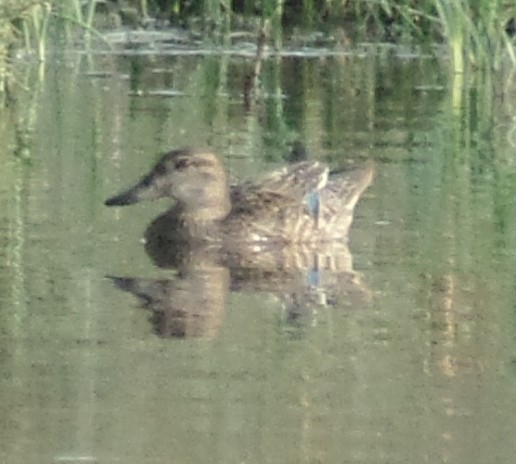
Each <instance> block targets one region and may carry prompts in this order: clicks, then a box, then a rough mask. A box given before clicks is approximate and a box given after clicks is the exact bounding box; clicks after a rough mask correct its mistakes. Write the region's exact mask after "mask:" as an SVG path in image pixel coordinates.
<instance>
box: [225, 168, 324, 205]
mask: <svg viewBox="0 0 516 464" xmlns="http://www.w3.org/2000/svg"><path fill="white" fill-rule="evenodd" d="M328 174H329V169H328V166H327V165H325V164H323V163H319V162H318V161H302V162H299V163H295V164H292V165H288V166H285V167H283V168H281V169H277V170H275V171H273V172H271V173H270V174H268V175H266V176H265V177H263V178H261V179H259V180H258V181H248V182H245V183H243V184H240V185H235V186H232V187H231V202H232V204H233V207H234V209H236V210H238V211H239V212H240V213H245V212H246V211H248V212H249V213H253V212H254V213H256V212H257V211H259V210H262V209H266V210H268V211H269V212H272V210H276V209H282V208H285V207H289V206H292V205H301V204H302V203H303V202H305V201H306V198H307V195H311V194H312V193H313V192H317V191H319V190H321V189H323V188H324V187H325V186H326V184H327V183H328Z"/></svg>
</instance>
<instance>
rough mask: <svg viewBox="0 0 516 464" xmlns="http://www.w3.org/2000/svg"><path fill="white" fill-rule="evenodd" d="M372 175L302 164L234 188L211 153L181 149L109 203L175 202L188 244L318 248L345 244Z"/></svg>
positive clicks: (175, 219) (176, 222)
mask: <svg viewBox="0 0 516 464" xmlns="http://www.w3.org/2000/svg"><path fill="white" fill-rule="evenodd" d="M372 176H373V167H372V165H371V164H367V165H366V166H364V167H361V168H357V169H354V170H351V171H348V172H345V173H335V174H331V173H330V172H329V168H328V166H327V165H326V164H324V163H321V162H319V161H299V162H296V163H293V164H289V165H287V166H285V167H283V168H280V169H277V170H275V171H273V172H271V173H270V174H268V175H266V176H265V177H263V178H261V179H260V180H258V181H248V182H245V183H242V184H238V185H231V186H230V185H229V183H228V178H227V175H226V171H225V169H224V167H223V165H222V163H221V161H220V159H219V158H218V157H217V155H215V154H214V153H213V152H212V151H211V150H208V149H196V148H181V149H178V150H173V151H170V152H169V153H167V154H165V155H164V156H163V157H162V158H161V159H160V160H159V162H158V163H157V164H156V165H155V166H154V168H152V169H151V171H150V172H149V173H148V174H146V175H145V176H144V177H143V178H142V179H141V180H140V181H139V182H138V183H137V184H136V185H134V186H133V187H131V188H129V189H128V190H126V191H124V192H122V193H120V194H119V195H116V196H114V197H112V198H109V199H108V200H106V202H105V204H106V205H107V206H125V205H129V204H133V203H137V202H140V201H143V200H151V199H157V198H162V197H171V198H173V199H175V205H174V206H173V208H172V209H171V210H170V211H169V212H168V213H167V216H168V220H169V221H170V219H171V218H172V221H171V222H170V224H171V227H173V228H174V230H175V231H177V234H179V235H181V237H182V238H183V239H185V240H189V241H190V240H200V241H203V242H205V241H206V242H211V243H224V244H226V245H228V246H233V245H235V246H236V245H238V244H247V245H249V244H254V245H255V246H256V245H283V246H284V245H288V244H295V243H297V244H299V243H303V244H307V243H310V244H314V245H316V244H317V243H321V242H325V241H332V240H346V239H347V234H348V230H349V227H350V225H351V222H352V220H353V210H354V208H355V205H356V203H357V201H358V199H359V198H360V195H361V194H362V192H363V191H364V190H365V189H366V188H367V187H368V185H369V184H370V183H371V180H372Z"/></svg>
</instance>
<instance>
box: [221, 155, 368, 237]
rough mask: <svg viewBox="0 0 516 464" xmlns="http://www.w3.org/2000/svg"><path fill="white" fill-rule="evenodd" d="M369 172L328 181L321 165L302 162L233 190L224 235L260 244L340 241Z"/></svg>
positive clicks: (355, 172)
mask: <svg viewBox="0 0 516 464" xmlns="http://www.w3.org/2000/svg"><path fill="white" fill-rule="evenodd" d="M372 174H373V168H372V165H368V166H365V167H364V168H360V169H355V170H353V171H350V172H347V173H343V174H338V175H331V176H330V177H328V167H327V166H326V165H324V164H321V163H319V162H317V161H312V162H310V161H305V162H301V163H296V164H294V165H290V166H288V167H286V168H282V169H280V170H277V171H274V172H273V173H271V174H269V175H268V176H267V177H265V178H264V179H262V180H261V181H260V182H257V183H246V184H242V185H239V186H234V187H232V189H231V202H232V205H233V207H232V210H231V212H230V214H229V216H228V217H227V218H226V219H225V221H224V222H223V228H224V232H225V235H226V236H227V237H230V240H231V241H233V242H234V243H239V242H245V243H255V244H257V243H260V245H264V244H285V243H317V242H322V241H329V240H345V239H346V238H347V233H348V230H349V226H350V225H351V222H352V220H353V210H354V207H355V205H356V203H357V201H358V199H359V197H360V195H361V194H362V192H363V191H364V190H365V189H366V188H367V186H368V185H369V184H370V182H371V180H372Z"/></svg>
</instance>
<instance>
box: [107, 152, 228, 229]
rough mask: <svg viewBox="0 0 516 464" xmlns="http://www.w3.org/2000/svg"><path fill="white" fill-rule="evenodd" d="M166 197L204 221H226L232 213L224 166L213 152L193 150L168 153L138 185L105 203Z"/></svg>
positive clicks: (109, 204)
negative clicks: (230, 211) (226, 217)
mask: <svg viewBox="0 0 516 464" xmlns="http://www.w3.org/2000/svg"><path fill="white" fill-rule="evenodd" d="M162 197H171V198H174V199H175V200H176V201H177V202H178V204H179V205H180V207H181V208H182V209H183V211H184V213H185V214H186V215H190V216H192V217H193V218H194V219H199V220H204V221H206V220H216V219H222V218H224V217H225V216H226V215H227V214H228V213H229V210H230V202H229V191H228V185H227V177H226V172H225V170H224V167H223V166H222V163H221V162H220V160H219V159H218V157H217V156H216V155H215V154H214V153H213V152H212V151H210V150H203V149H193V148H182V149H179V150H173V151H171V152H169V153H167V154H166V155H164V156H163V157H162V158H161V159H160V160H159V162H158V163H157V164H156V165H155V166H154V168H152V170H151V171H150V172H149V173H148V174H146V175H145V176H144V177H143V178H142V179H141V180H140V181H139V182H138V183H137V184H136V185H135V186H133V187H131V188H130V189H128V190H126V191H125V192H122V193H120V194H119V195H116V196H114V197H112V198H109V199H108V200H106V202H105V204H106V205H107V206H125V205H130V204H133V203H138V202H140V201H144V200H154V199H157V198H162Z"/></svg>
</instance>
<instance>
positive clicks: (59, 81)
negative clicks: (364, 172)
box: [0, 47, 516, 464]
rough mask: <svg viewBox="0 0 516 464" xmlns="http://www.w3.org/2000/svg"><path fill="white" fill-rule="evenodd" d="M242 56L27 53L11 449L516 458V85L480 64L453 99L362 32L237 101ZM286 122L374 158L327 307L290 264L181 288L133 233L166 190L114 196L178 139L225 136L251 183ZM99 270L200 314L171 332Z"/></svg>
mask: <svg viewBox="0 0 516 464" xmlns="http://www.w3.org/2000/svg"><path fill="white" fill-rule="evenodd" d="M250 69H251V63H250V61H249V59H248V58H245V57H242V56H234V55H230V54H226V55H225V54H222V55H216V54H215V55H210V56H201V55H194V56H166V57H160V56H133V55H131V54H127V55H117V54H107V55H93V56H87V55H84V54H81V53H70V54H66V55H64V56H58V57H55V58H54V59H51V60H50V61H49V63H48V65H47V67H46V70H45V74H44V76H43V75H42V74H38V70H37V69H36V66H34V65H32V64H30V63H27V64H25V65H24V66H20V67H19V69H18V72H19V73H20V74H19V78H20V80H21V81H22V82H26V83H27V85H28V87H29V88H30V89H31V91H30V92H27V93H26V94H24V93H20V95H21V96H20V97H19V99H18V100H16V101H15V102H13V103H12V104H11V105H10V107H9V108H8V109H7V110H6V111H5V112H4V113H3V114H2V119H1V124H0V131H1V138H2V140H3V141H4V143H2V146H1V148H0V157H1V159H2V166H3V168H2V173H1V174H0V175H1V176H2V182H1V183H0V204H1V205H2V208H1V210H0V211H1V212H0V224H1V226H0V240H1V243H2V245H3V246H2V247H1V250H2V251H1V254H2V260H1V261H0V285H1V287H0V288H1V290H2V291H1V297H0V308H1V311H0V318H1V324H0V353H1V356H0V363H1V371H0V372H1V376H0V392H1V395H2V401H1V404H2V409H1V412H2V414H1V415H0V437H1V440H0V443H1V445H0V456H1V460H2V462H9V463H11V464H17V463H24V464H26V463H40V462H95V463H96V462H98V463H101V462H128V463H132V462H134V463H154V462H185V463H190V462H191V463H195V462H203V463H208V462H217V463H218V462H228V463H244V462H245V463H255V462H256V463H264V462H271V463H275V462H277V463H289V462H292V463H298V462H324V463H333V462H335V463H337V462H338V463H341V462H349V463H361V462H363V463H388V462H448V463H451V462H452V463H485V462H500V463H501V462H510V461H511V458H512V457H513V456H514V455H515V452H516V445H515V444H514V439H513V435H514V429H515V426H516V419H515V417H516V414H515V411H514V409H515V407H514V404H516V401H515V400H516V389H515V387H514V385H515V382H514V380H515V374H516V369H515V359H516V357H515V351H516V342H515V338H514V327H515V305H514V301H516V299H515V293H516V292H515V287H514V277H515V269H516V259H515V257H516V232H515V231H516V227H515V226H516V219H515V218H516V211H515V210H516V206H515V205H516V204H515V202H514V198H515V193H516V192H515V185H516V182H515V179H516V163H515V158H514V145H513V142H514V140H513V139H512V138H511V134H512V120H511V115H512V114H513V106H514V105H513V103H512V101H511V92H510V89H507V90H506V92H507V93H506V96H505V98H504V99H503V100H502V99H498V98H492V99H490V98H488V97H486V95H487V93H488V92H487V90H486V89H485V88H483V87H482V86H481V85H479V83H478V82H477V81H475V80H474V79H473V80H472V82H468V83H467V91H465V93H464V94H462V96H461V97H457V94H456V93H455V91H454V87H453V85H452V83H451V81H450V79H449V77H448V76H447V74H446V72H445V71H443V69H445V68H444V66H443V64H442V63H440V62H439V61H438V60H434V59H430V58H428V57H421V56H419V57H418V56H416V57H415V58H414V57H406V56H402V55H397V54H395V53H394V54H393V53H392V52H391V51H389V50H388V49H382V48H381V47H380V48H378V49H377V48H375V47H372V48H371V49H366V50H365V52H364V51H361V52H360V53H357V54H356V56H355V55H353V54H351V55H350V56H345V57H344V56H327V55H322V56H321V57H319V58H314V57H310V58H306V57H303V56H301V57H293V56H290V57H284V58H281V59H280V58H270V59H267V60H266V61H265V62H264V70H263V75H262V77H261V87H260V90H259V92H258V94H257V97H256V101H255V102H254V103H253V105H252V107H251V109H250V110H246V109H245V108H244V104H243V100H244V99H243V95H242V92H243V85H242V83H243V80H244V77H245V74H246V73H247V72H249V71H250ZM486 102H487V103H486ZM17 128H18V132H17V131H16V129H17ZM296 139H301V140H303V141H304V142H305V144H306V145H307V147H308V148H309V150H310V152H311V153H312V155H311V156H313V157H314V158H320V159H325V160H327V161H329V162H330V163H331V164H332V166H334V167H339V166H342V165H348V164H353V165H358V164H361V163H363V162H365V161H366V160H373V161H374V162H375V165H376V175H375V179H374V181H373V183H372V185H371V186H370V187H369V189H368V190H367V191H366V192H365V194H364V195H363V197H362V199H361V200H360V202H359V204H358V207H357V210H356V215H355V222H354V224H353V226H352V230H351V234H350V243H349V251H350V253H351V255H352V264H351V262H350V259H351V255H347V254H346V253H344V255H343V256H344V258H345V262H346V263H347V264H346V265H347V266H348V267H347V268H346V272H345V273H342V274H337V277H336V285H337V286H338V287H340V290H342V292H343V293H344V296H343V294H342V293H341V294H340V296H339V298H337V300H336V301H329V302H328V301H326V303H327V304H326V305H323V304H315V303H314V301H313V300H300V295H301V293H299V294H297V293H296V294H294V296H295V297H296V302H295V303H296V304H294V303H293V300H292V298H290V299H289V298H288V295H285V292H284V291H283V290H284V289H285V287H284V284H282V283H281V282H280V281H278V277H277V276H275V277H274V279H272V282H271V280H267V279H264V280H259V281H256V280H252V279H251V280H250V281H249V280H247V281H245V280H244V281H243V284H242V285H241V286H240V287H239V288H238V289H236V288H234V286H233V290H234V291H229V289H230V276H229V273H228V269H226V268H224V267H221V266H207V267H204V268H202V269H200V270H197V272H196V273H194V275H193V276H188V277H186V278H185V277H184V276H183V279H181V277H180V276H179V277H178V275H177V272H176V271H175V270H174V269H171V268H170V267H166V266H165V267H157V266H155V264H154V262H153V259H152V257H151V256H149V255H148V254H147V253H146V252H145V246H144V244H143V243H142V241H141V238H142V236H143V234H144V231H145V228H146V226H147V225H148V224H149V223H150V222H151V221H152V220H153V218H155V217H156V216H157V215H159V214H160V213H161V212H163V211H164V210H165V209H166V208H167V205H168V203H169V202H168V201H167V200H160V201H157V202H155V203H150V204H145V205H143V204H141V205H133V206H131V207H126V208H121V209H110V208H106V207H104V206H103V201H104V200H105V199H106V198H107V197H109V196H111V195H113V194H114V193H116V192H118V191H120V190H122V189H123V188H125V187H127V186H128V185H130V184H131V183H132V182H134V181H135V180H136V179H137V178H138V177H139V176H140V175H141V174H142V173H143V172H145V171H146V170H147V169H148V168H149V167H150V166H151V165H152V164H153V163H154V161H155V160H156V159H157V158H158V154H159V153H162V152H164V151H166V150H168V149H170V148H174V147H178V146H182V145H185V144H189V145H190V144H194V145H208V146H210V147H213V148H214V149H215V150H216V151H217V152H218V153H220V154H221V155H222V156H223V158H224V162H225V164H226V166H227V168H228V170H229V171H230V173H231V176H232V178H233V179H240V178H246V177H249V176H255V175H258V174H259V173H262V172H266V171H269V170H270V169H272V168H274V167H277V166H278V165H282V164H284V162H285V161H284V160H283V157H284V156H285V155H286V154H287V153H288V150H289V148H288V146H289V143H290V142H292V141H293V140H296ZM20 148H25V150H20ZM15 153H17V154H18V155H19V156H18V157H16V156H14V155H15ZM328 274H329V275H328ZM107 275H110V276H116V277H125V278H132V279H138V280H136V281H131V282H130V283H131V284H132V285H133V289H134V288H135V287H134V286H137V287H136V288H137V289H138V290H140V293H142V292H143V291H145V294H146V295H148V293H149V291H151V290H152V291H154V293H153V295H155V296H156V295H158V296H159V298H158V297H156V298H157V300H158V301H157V303H156V302H155V303H156V304H157V305H158V307H159V305H162V306H161V307H163V305H167V304H171V303H172V304H173V303H176V304H177V303H178V301H179V302H181V303H182V304H185V305H187V304H189V301H193V303H192V305H193V306H195V308H199V309H198V310H197V309H196V310H195V311H200V310H201V309H202V308H207V312H206V313H203V315H202V316H199V315H198V313H195V311H194V314H197V316H195V317H194V319H195V321H197V323H198V325H197V326H195V325H194V326H193V329H192V330H191V331H188V330H186V329H185V328H184V327H181V328H180V329H181V330H180V334H179V335H181V337H180V338H174V337H171V336H159V334H160V331H159V330H158V329H157V326H156V324H155V322H156V320H155V318H154V319H153V316H152V311H151V309H152V307H151V308H149V307H147V309H146V310H144V309H142V308H141V307H140V306H141V304H140V303H141V302H140V303H139V301H138V299H137V298H136V297H135V296H134V295H132V294H131V293H130V292H129V293H128V292H127V291H121V290H120V288H118V287H117V285H116V280H115V281H114V280H112V279H107V278H106V276H107ZM307 276H308V277H307ZM332 276H333V274H332V273H326V275H325V276H323V277H328V278H329V279H330V280H331V278H332ZM298 277H299V278H300V279H301V280H302V279H303V278H310V279H313V278H314V277H313V276H310V274H307V271H306V269H304V270H302V271H301V272H300V276H298ZM317 278H318V277H317ZM142 279H143V280H142ZM346 279H348V280H346ZM124 282H125V284H128V281H124ZM350 282H351V284H350ZM118 283H120V281H118ZM311 283H314V282H311ZM158 284H159V285H158ZM244 284H245V285H244ZM305 284H306V282H305ZM204 287H206V288H209V289H210V290H209V291H208V292H207V294H209V295H210V297H209V298H208V299H207V300H206V299H204V300H203V299H202V298H201V300H200V301H198V300H195V297H196V296H197V297H198V296H199V294H200V293H196V291H197V292H201V290H202V289H204ZM287 288H288V289H289V290H290V289H291V287H287ZM126 290H127V288H126ZM192 295H193V296H192ZM312 296H313V295H312ZM319 296H320V295H319ZM323 296H325V295H323ZM290 297H292V295H290ZM160 298H161V299H160ZM189 298H190V299H191V298H193V300H189ZM183 301H184V303H183ZM147 303H148V300H147ZM319 303H320V302H319ZM330 303H331V304H330ZM293 307H296V308H300V311H299V312H292V311H291V309H292V308H293ZM199 320H200V321H201V322H199ZM153 322H154V324H153ZM189 327H190V326H189ZM189 327H187V328H189ZM161 335H172V334H171V333H170V331H169V332H167V333H166V334H163V333H161ZM175 335H178V333H176V334H175ZM188 335H190V336H188Z"/></svg>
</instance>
